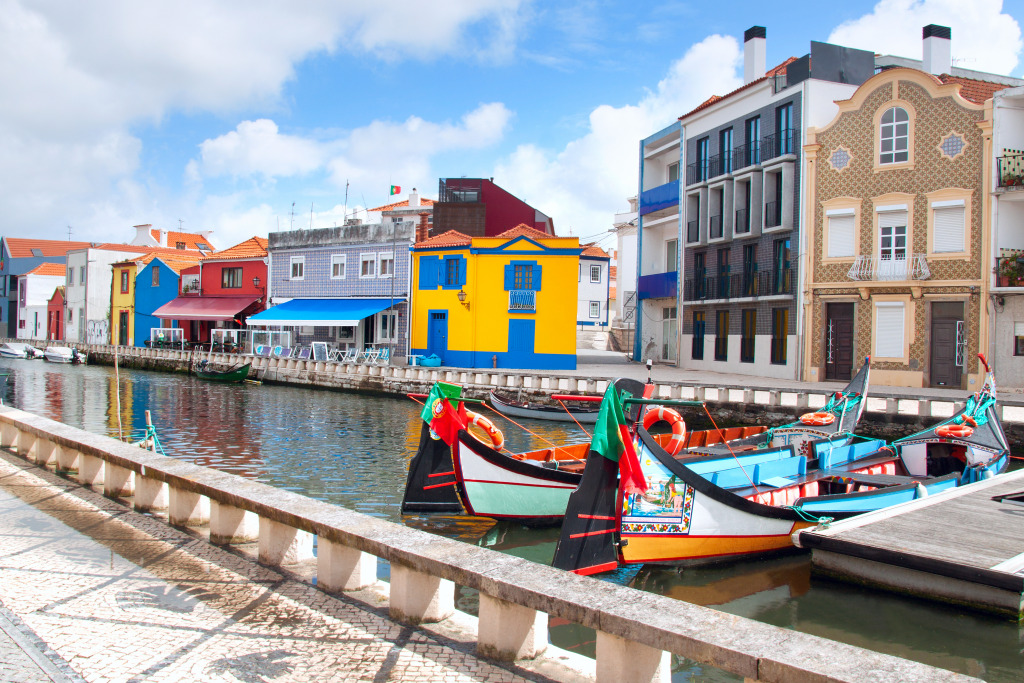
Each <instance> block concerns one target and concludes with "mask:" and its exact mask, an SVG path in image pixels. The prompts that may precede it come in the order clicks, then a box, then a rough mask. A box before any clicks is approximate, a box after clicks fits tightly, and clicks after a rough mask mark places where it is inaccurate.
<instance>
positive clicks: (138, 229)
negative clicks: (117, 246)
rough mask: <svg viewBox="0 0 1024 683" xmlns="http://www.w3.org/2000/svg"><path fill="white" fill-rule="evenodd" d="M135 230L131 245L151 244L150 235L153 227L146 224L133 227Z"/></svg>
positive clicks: (151, 236) (151, 238)
mask: <svg viewBox="0 0 1024 683" xmlns="http://www.w3.org/2000/svg"><path fill="white" fill-rule="evenodd" d="M132 227H133V228H135V239H133V240H132V244H140V245H143V246H145V245H150V244H153V235H152V233H150V230H151V229H152V227H153V225H152V224H151V223H146V224H145V225H133V226H132Z"/></svg>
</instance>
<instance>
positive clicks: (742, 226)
mask: <svg viewBox="0 0 1024 683" xmlns="http://www.w3.org/2000/svg"><path fill="white" fill-rule="evenodd" d="M732 231H733V232H734V233H736V234H737V235H742V234H745V233H748V232H750V212H749V211H747V210H746V209H736V222H735V223H734V224H733V226H732Z"/></svg>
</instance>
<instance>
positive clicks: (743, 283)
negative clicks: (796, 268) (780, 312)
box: [683, 268, 793, 301]
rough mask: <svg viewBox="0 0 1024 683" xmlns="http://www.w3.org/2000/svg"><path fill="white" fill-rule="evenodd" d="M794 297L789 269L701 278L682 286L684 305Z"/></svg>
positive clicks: (749, 271) (690, 280) (689, 280)
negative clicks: (685, 303) (691, 302)
mask: <svg viewBox="0 0 1024 683" xmlns="http://www.w3.org/2000/svg"><path fill="white" fill-rule="evenodd" d="M792 293H793V271H792V269H790V268H785V269H783V270H775V271H765V272H758V271H756V270H748V271H747V272H745V273H733V274H724V275H718V276H712V275H703V276H698V277H692V278H688V279H687V280H686V281H685V282H683V301H723V300H728V299H733V298H736V299H751V298H754V297H759V296H778V295H787V294H792Z"/></svg>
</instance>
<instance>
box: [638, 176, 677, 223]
mask: <svg viewBox="0 0 1024 683" xmlns="http://www.w3.org/2000/svg"><path fill="white" fill-rule="evenodd" d="M671 208H675V209H677V210H678V208H679V183H678V182H676V181H672V182H671V183H665V184H664V185H658V186H657V187H652V188H651V189H649V190H644V191H643V192H641V193H640V209H639V213H640V215H641V216H646V215H647V214H649V213H654V212H655V211H661V210H662V209H671Z"/></svg>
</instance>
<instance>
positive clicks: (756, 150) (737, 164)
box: [732, 140, 761, 169]
mask: <svg viewBox="0 0 1024 683" xmlns="http://www.w3.org/2000/svg"><path fill="white" fill-rule="evenodd" d="M760 163H761V142H760V140H755V141H754V142H748V143H747V144H745V145H740V146H738V147H736V148H735V149H733V151H732V165H733V168H737V169H739V168H747V167H748V166H756V165H758V164H760Z"/></svg>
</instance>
